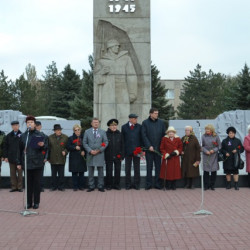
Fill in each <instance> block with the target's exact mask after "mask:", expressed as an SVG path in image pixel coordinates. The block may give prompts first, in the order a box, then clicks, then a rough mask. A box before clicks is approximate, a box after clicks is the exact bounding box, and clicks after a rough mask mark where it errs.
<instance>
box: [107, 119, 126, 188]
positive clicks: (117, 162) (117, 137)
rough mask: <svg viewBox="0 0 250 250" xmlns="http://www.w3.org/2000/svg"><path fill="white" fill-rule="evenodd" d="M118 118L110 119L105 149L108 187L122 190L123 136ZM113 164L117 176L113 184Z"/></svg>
mask: <svg viewBox="0 0 250 250" xmlns="http://www.w3.org/2000/svg"><path fill="white" fill-rule="evenodd" d="M117 125H118V120H117V119H111V120H109V121H108V123H107V126H108V127H109V128H108V130H107V132H106V134H107V138H108V142H109V143H108V146H107V148H106V149H105V162H106V189H107V190H111V188H114V189H116V190H120V189H121V188H120V178H121V162H122V160H123V158H124V152H123V151H124V150H123V138H122V134H121V132H120V131H119V130H118V129H117ZM113 165H114V168H115V178H114V185H113Z"/></svg>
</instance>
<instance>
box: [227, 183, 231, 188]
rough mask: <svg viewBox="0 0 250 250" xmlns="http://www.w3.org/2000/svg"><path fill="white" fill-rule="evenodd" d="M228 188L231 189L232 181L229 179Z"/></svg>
mask: <svg viewBox="0 0 250 250" xmlns="http://www.w3.org/2000/svg"><path fill="white" fill-rule="evenodd" d="M226 189H231V181H227V186H226Z"/></svg>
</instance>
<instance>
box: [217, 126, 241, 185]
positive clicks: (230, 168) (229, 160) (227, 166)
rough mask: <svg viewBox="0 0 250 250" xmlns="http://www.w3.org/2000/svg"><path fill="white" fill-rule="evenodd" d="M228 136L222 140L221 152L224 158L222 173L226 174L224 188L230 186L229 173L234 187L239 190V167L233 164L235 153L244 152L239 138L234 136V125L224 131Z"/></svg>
mask: <svg viewBox="0 0 250 250" xmlns="http://www.w3.org/2000/svg"><path fill="white" fill-rule="evenodd" d="M226 133H227V134H228V137H227V138H225V139H224V140H223V141H222V146H221V152H222V153H223V155H224V157H225V160H224V162H223V169H224V173H225V174H226V180H227V185H226V189H230V188H231V175H233V178H234V188H235V190H239V186H238V181H239V169H238V167H237V166H235V162H234V160H235V157H236V154H241V153H243V152H244V147H243V145H242V143H241V141H240V139H238V138H236V137H235V135H236V129H235V128H234V127H229V128H228V129H227V131H226Z"/></svg>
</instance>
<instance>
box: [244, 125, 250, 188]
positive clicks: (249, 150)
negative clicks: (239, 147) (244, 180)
mask: <svg viewBox="0 0 250 250" xmlns="http://www.w3.org/2000/svg"><path fill="white" fill-rule="evenodd" d="M247 131H248V135H247V136H246V137H245V139H244V143H243V146H244V149H245V150H246V172H247V173H248V187H250V125H248V127H247Z"/></svg>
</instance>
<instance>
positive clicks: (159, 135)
mask: <svg viewBox="0 0 250 250" xmlns="http://www.w3.org/2000/svg"><path fill="white" fill-rule="evenodd" d="M29 119H30V120H29ZM26 123H27V127H30V130H29V132H30V134H31V135H32V133H33V132H32V131H37V132H38V133H39V136H41V137H42V138H44V141H43V142H39V148H38V149H36V151H35V152H36V153H37V150H38V152H39V153H41V154H42V163H39V164H38V165H39V166H38V168H39V169H40V170H39V171H38V172H39V173H40V174H37V173H35V171H32V173H33V175H31V178H30V181H29V182H30V183H33V184H32V185H33V186H35V185H36V187H34V188H33V191H32V192H31V194H34V193H36V194H35V196H36V197H39V198H37V199H36V200H35V201H34V204H36V205H37V204H39V202H40V182H41V180H42V178H41V176H42V172H43V168H44V163H45V162H46V161H47V160H49V161H50V163H51V170H52V190H56V189H57V188H58V189H59V190H62V191H63V190H64V168H65V161H66V155H67V153H68V152H69V171H70V172H72V180H73V186H74V190H77V189H80V190H82V189H83V187H84V182H83V180H84V179H83V176H84V172H85V171H86V170H87V167H88V172H89V189H88V191H89V192H91V191H93V190H94V189H95V185H94V178H93V174H94V168H95V167H97V170H98V189H99V191H104V171H103V168H104V164H105V162H106V188H107V189H108V190H109V189H111V188H115V189H120V171H121V161H122V160H123V159H125V172H126V189H130V188H132V187H134V188H135V189H139V188H140V156H141V151H142V149H143V150H145V157H146V162H147V177H146V187H145V189H146V190H148V189H151V188H152V186H153V185H152V169H153V163H154V164H155V188H157V189H161V188H162V186H163V183H162V180H166V182H165V181H164V185H166V187H167V188H172V189H175V188H176V186H175V181H176V180H177V179H180V178H181V177H183V178H185V180H186V187H188V188H192V187H193V181H194V178H196V177H197V176H199V168H198V165H199V163H200V145H199V142H198V140H197V138H196V137H195V135H194V133H193V130H192V127H190V126H188V127H186V129H185V136H184V137H183V138H182V139H180V138H179V137H178V136H177V135H176V131H175V129H174V128H171V127H170V128H168V130H167V133H166V135H165V125H164V123H163V121H161V120H160V119H158V110H156V109H151V110H150V116H149V118H148V119H146V120H145V121H143V123H142V125H140V124H138V123H137V115H135V114H130V115H129V121H128V123H127V124H124V125H123V126H122V130H121V132H120V131H118V130H117V125H118V121H117V120H116V119H111V120H110V121H109V122H108V124H107V125H108V127H109V128H108V130H107V131H106V132H105V131H103V130H101V129H99V121H98V119H93V120H92V123H91V124H92V127H91V128H90V129H89V130H86V131H85V133H84V136H83V134H82V133H81V127H80V126H79V125H75V126H74V128H73V130H74V133H73V135H72V136H71V137H70V138H68V137H67V136H66V135H64V134H62V128H61V126H60V125H59V124H56V125H55V126H54V134H52V135H50V136H49V137H47V136H46V135H45V134H43V133H42V132H39V131H38V130H39V129H41V123H39V122H36V121H35V118H34V117H27V119H26ZM31 123H32V124H31ZM12 128H13V131H12V132H11V133H10V134H8V135H7V136H6V138H5V139H2V140H1V142H4V143H1V146H2V145H5V146H4V147H3V150H2V152H3V153H2V154H3V155H2V156H3V159H5V161H6V162H9V163H10V172H11V185H12V189H11V191H17V190H18V191H22V170H21V166H20V165H21V162H22V160H21V158H22V157H20V155H23V154H20V152H22V151H24V148H25V143H24V142H26V138H27V135H26V137H25V134H27V131H26V132H25V133H24V135H21V132H20V131H19V126H18V122H12ZM37 132H36V133H37ZM36 133H34V134H36ZM227 133H228V137H227V138H226V139H225V140H224V141H223V142H222V148H221V151H222V152H223V154H224V155H225V157H226V161H225V162H224V163H223V167H224V172H225V173H226V175H227V181H228V185H227V188H230V183H231V174H233V175H234V181H235V189H238V170H235V168H234V166H233V164H232V162H233V156H234V154H235V153H236V152H238V151H239V152H243V151H244V147H243V145H242V144H241V142H240V141H239V140H238V139H237V138H235V134H236V130H235V128H232V127H231V128H228V130H227ZM164 135H165V136H164ZM31 137H32V136H31ZM21 138H22V140H21ZM19 140H20V141H22V143H21V147H20V143H19V144H18V143H17V142H18V141H19ZM11 142H12V143H11ZM249 142H250V140H249V136H247V137H246V138H245V142H244V146H245V147H246V150H247V152H249V146H250V145H248V144H249ZM236 144H237V145H236ZM14 145H19V146H18V147H15V146H14ZM142 145H143V147H142ZM223 145H224V146H223ZM220 147H221V143H220V140H219V137H218V135H216V133H215V131H214V127H213V126H212V125H208V126H206V128H205V134H204V135H203V136H202V152H203V167H204V183H205V189H208V188H211V189H212V190H214V184H215V179H216V171H217V170H218V160H217V151H218V150H219V149H220ZM138 148H139V149H140V150H139V151H140V152H138V151H136V150H135V149H138ZM20 149H21V150H20ZM33 151H34V150H31V152H28V154H27V155H28V158H29V154H30V155H31V156H32V157H31V158H36V156H37V155H36V154H34V152H33ZM0 152H1V151H0ZM18 152H19V154H18ZM32 153H33V154H32ZM17 155H19V157H17ZM161 155H162V157H161ZM40 156H41V155H40ZM180 156H182V161H181V165H182V166H181V167H180ZM85 157H86V158H85ZM40 158H41V157H40ZM40 158H39V159H40ZM161 158H163V159H161ZM29 160H30V164H28V168H29V165H31V166H32V165H36V163H34V162H35V159H29ZM248 161H249V160H248ZM37 162H39V161H38V160H37ZM132 162H133V165H134V171H135V173H134V177H135V178H134V183H133V184H132V183H131V166H132ZM28 163H29V161H28ZM13 165H14V166H13ZM86 165H87V166H86ZM247 165H249V162H247ZM113 166H114V169H115V178H114V183H113V177H112V172H113ZM31 169H32V168H31ZM247 170H248V168H247ZM16 172H17V175H16ZM209 172H211V177H210V183H209ZM57 175H58V176H59V182H58V183H57V181H56V176H57ZM38 176H40V178H39V180H38ZM27 177H28V180H29V175H28V176H27ZM34 180H35V181H34ZM32 181H33V182H32ZM37 183H39V188H38V184H37ZM38 189H39V190H38ZM38 192H39V195H38ZM30 197H31V198H30V199H29V201H28V203H29V204H30V206H31V205H32V203H33V202H32V201H33V200H32V195H30Z"/></svg>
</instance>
